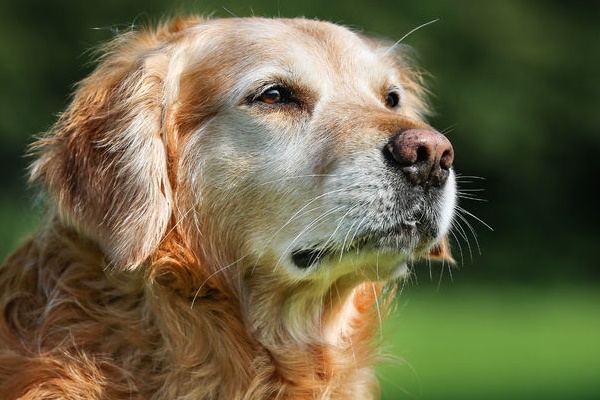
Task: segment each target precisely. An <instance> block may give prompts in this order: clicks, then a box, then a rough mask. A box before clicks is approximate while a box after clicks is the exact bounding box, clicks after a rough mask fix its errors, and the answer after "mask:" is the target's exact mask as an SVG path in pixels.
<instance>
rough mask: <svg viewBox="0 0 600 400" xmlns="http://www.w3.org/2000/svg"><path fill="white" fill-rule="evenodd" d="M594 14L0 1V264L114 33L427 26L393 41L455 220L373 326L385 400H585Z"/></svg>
mask: <svg viewBox="0 0 600 400" xmlns="http://www.w3.org/2000/svg"><path fill="white" fill-rule="evenodd" d="M599 5H600V3H598V2H589V1H578V0H571V1H541V0H530V1H521V0H503V1H477V0H457V1H444V0H421V1H417V0H413V1H397V0H396V1H391V0H386V1H383V0H381V1H369V2H367V1H364V0H362V1H359V0H343V1H342V0H329V1H323V0H305V1H291V0H252V1H236V0H220V1H215V0H210V1H203V2H201V1H190V2H186V1H179V2H168V1H167V0H129V1H122V0H103V1H101V2H91V1H76V0H73V1H61V0H56V1H42V0H39V1H32V0H19V1H17V0H0V174H1V175H0V176H1V179H0V182H1V183H0V185H1V186H0V187H1V189H2V190H1V191H0V258H2V259H3V258H4V257H5V256H6V255H7V254H8V253H9V252H10V250H11V249H13V248H14V247H15V246H17V245H18V244H19V243H20V242H22V241H23V239H24V238H25V237H26V236H27V234H28V233H29V232H31V230H32V229H33V228H34V227H35V224H36V221H37V220H38V218H39V213H40V208H41V207H40V206H39V205H36V202H35V196H34V193H32V192H31V191H30V190H28V189H27V185H26V178H25V168H26V165H27V160H26V159H25V157H24V156H23V154H24V153H25V150H26V146H27V144H28V143H30V142H31V140H32V138H33V137H34V135H36V134H38V133H40V132H42V131H44V130H46V129H48V127H49V126H50V125H51V124H52V123H53V121H54V120H55V118H56V115H57V114H58V113H59V112H60V111H61V110H62V109H64V108H65V106H66V104H67V103H68V99H69V94H70V92H71V89H72V87H73V84H74V83H75V82H76V81H78V80H79V79H81V78H82V77H84V76H85V75H86V74H87V73H89V72H90V70H91V69H92V68H93V56H92V52H90V49H93V48H94V47H96V46H97V45H98V44H99V43H102V42H104V41H106V40H109V39H110V38H112V37H113V35H115V33H118V32H120V31H123V30H127V29H129V28H130V27H131V26H132V25H144V24H148V23H154V22H156V21H158V20H160V19H161V18H163V17H165V16H169V15H174V14H175V13H177V12H182V11H183V12H189V11H192V12H197V13H202V14H205V15H207V14H212V15H214V16H225V17H226V16H231V15H235V16H249V15H262V16H287V17H295V16H305V17H308V18H319V19H326V20H331V21H334V22H338V23H341V24H344V25H347V26H350V27H352V28H355V29H358V30H361V31H362V32H364V33H366V34H373V35H376V36H383V37H387V38H390V39H394V40H397V39H399V38H401V37H403V36H404V35H405V34H406V33H408V32H410V31H411V30H413V29H414V28H416V27H418V26H420V25H422V24H424V23H427V22H429V21H432V20H436V19H439V20H438V21H437V22H435V23H432V24H430V25H427V26H426V27H423V28H422V29H420V30H418V31H416V32H414V33H412V34H411V35H409V36H408V37H407V38H406V39H405V40H404V43H407V44H409V45H411V46H413V47H414V48H415V49H416V50H417V53H418V60H419V64H420V65H421V66H422V67H423V68H424V69H426V70H427V71H429V72H430V73H431V75H432V78H431V79H429V87H430V88H431V91H432V93H433V98H432V102H433V105H434V108H435V110H436V112H437V113H436V115H435V116H433V117H432V118H431V121H430V122H431V123H432V125H433V126H436V127H437V128H438V129H440V130H443V131H444V132H447V134H448V136H449V137H450V139H451V140H452V142H453V145H454V148H455V152H456V164H455V166H456V170H457V171H459V173H460V174H461V175H462V177H461V178H460V185H461V189H462V191H463V193H464V197H463V198H461V200H460V206H461V207H462V208H463V209H464V210H466V211H467V212H468V214H467V213H466V212H465V213H463V218H464V220H461V219H459V220H458V222H459V223H460V226H456V227H455V229H454V235H455V238H454V241H453V248H454V253H455V256H456V258H457V260H458V265H457V267H455V268H452V269H450V270H449V269H448V268H447V267H444V268H442V267H441V266H437V265H432V266H429V265H427V264H423V265H417V266H416V267H415V274H414V275H413V277H412V278H411V279H410V280H409V281H408V282H406V284H405V285H404V287H403V290H402V293H401V295H400V296H399V297H398V300H397V303H398V306H397V311H396V312H395V313H394V314H393V315H392V317H391V318H390V319H389V321H388V322H387V323H386V324H385V326H384V328H383V336H384V342H385V344H386V345H385V349H386V354H388V360H387V362H386V363H384V365H383V366H382V367H381V368H380V370H379V373H380V375H381V380H382V382H383V397H384V399H427V400H432V399H445V400H453V399H457V400H458V399H462V400H464V399H538V398H544V399H547V400H549V399H571V400H573V399H590V400H591V399H598V398H600V290H599V289H600V261H599V255H598V252H599V251H598V250H599V248H600V242H599V239H600V235H599V231H598V227H599V225H600V212H599V208H600V201H599V196H598V188H599V184H600V179H599V175H600V173H599V171H600V117H599V116H600V23H599V22H598V21H599V20H600V6H599ZM474 196H475V197H477V198H478V199H479V200H472V199H469V198H468V197H474ZM480 221H483V223H482V222H480ZM486 225H489V226H490V227H491V228H492V229H493V230H492V229H489V228H488V227H487V226H486Z"/></svg>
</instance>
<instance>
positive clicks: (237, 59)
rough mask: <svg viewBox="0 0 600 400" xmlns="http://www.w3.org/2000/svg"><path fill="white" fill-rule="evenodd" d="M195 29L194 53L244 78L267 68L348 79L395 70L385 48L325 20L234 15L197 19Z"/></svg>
mask: <svg viewBox="0 0 600 400" xmlns="http://www.w3.org/2000/svg"><path fill="white" fill-rule="evenodd" d="M197 32H198V33H197V35H196V46H197V51H196V52H195V53H196V54H197V56H198V57H199V58H200V59H201V60H206V57H210V58H212V62H218V63H219V65H220V66H221V67H222V68H224V69H229V70H230V71H231V72H232V73H233V74H235V75H238V76H243V77H245V78H246V79H247V80H250V79H252V75H253V73H256V74H265V73H266V74H269V72H271V73H272V74H273V75H276V74H278V73H285V74H291V75H300V76H309V75H315V74H318V75H320V78H324V77H325V76H329V77H330V78H331V79H337V80H345V81H346V82H347V81H348V79H352V80H353V81H360V78H361V77H364V78H367V79H368V78H373V77H381V79H387V78H388V77H389V76H390V75H393V74H394V73H395V64H394V62H393V57H391V56H389V55H388V53H389V52H388V51H387V50H388V49H387V48H385V47H384V46H379V45H378V43H377V42H376V41H372V40H368V39H367V38H365V37H363V36H362V35H360V34H357V33H355V32H353V31H351V30H350V29H347V28H345V27H342V26H339V25H335V24H332V23H329V22H321V21H314V20H307V19H263V18H239V19H238V18H233V19H224V20H214V21H210V22H208V23H203V24H200V25H199V26H197ZM207 53H209V55H207ZM217 60H218V61H217ZM200 62H202V61H200Z"/></svg>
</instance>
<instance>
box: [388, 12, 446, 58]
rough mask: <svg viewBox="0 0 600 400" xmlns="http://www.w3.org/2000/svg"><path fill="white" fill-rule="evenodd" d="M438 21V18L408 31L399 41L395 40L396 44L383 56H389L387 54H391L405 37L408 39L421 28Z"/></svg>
mask: <svg viewBox="0 0 600 400" xmlns="http://www.w3.org/2000/svg"><path fill="white" fill-rule="evenodd" d="M439 20H440V19H439V18H436V19H434V20H432V21H429V22H425V23H424V24H421V25H419V26H417V27H416V28H414V29H412V30H411V31H409V32H408V33H407V34H405V35H404V36H402V37H401V38H400V39H398V40H397V41H396V42H395V43H394V44H393V45H392V46H391V47H390V48H389V49H388V50H387V51H386V52H385V53H384V55H386V56H387V55H389V54H390V53H391V52H392V51H393V50H394V49H395V48H396V46H398V45H399V44H400V43H402V41H403V40H404V39H406V38H407V37H409V36H410V35H412V34H413V33H414V32H416V31H418V30H419V29H421V28H424V27H426V26H427V25H431V24H433V23H435V22H438V21H439Z"/></svg>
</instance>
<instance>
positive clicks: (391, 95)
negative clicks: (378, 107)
mask: <svg viewBox="0 0 600 400" xmlns="http://www.w3.org/2000/svg"><path fill="white" fill-rule="evenodd" d="M399 104H400V94H399V93H398V92H396V91H390V92H388V94H387V95H386V96H385V105H386V107H389V108H396V107H398V105H399Z"/></svg>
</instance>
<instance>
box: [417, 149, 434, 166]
mask: <svg viewBox="0 0 600 400" xmlns="http://www.w3.org/2000/svg"><path fill="white" fill-rule="evenodd" d="M430 158H431V155H430V154H429V149H428V148H427V147H426V146H419V147H418V148H417V160H416V161H415V163H419V162H427V161H428V160H429V159H430Z"/></svg>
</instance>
